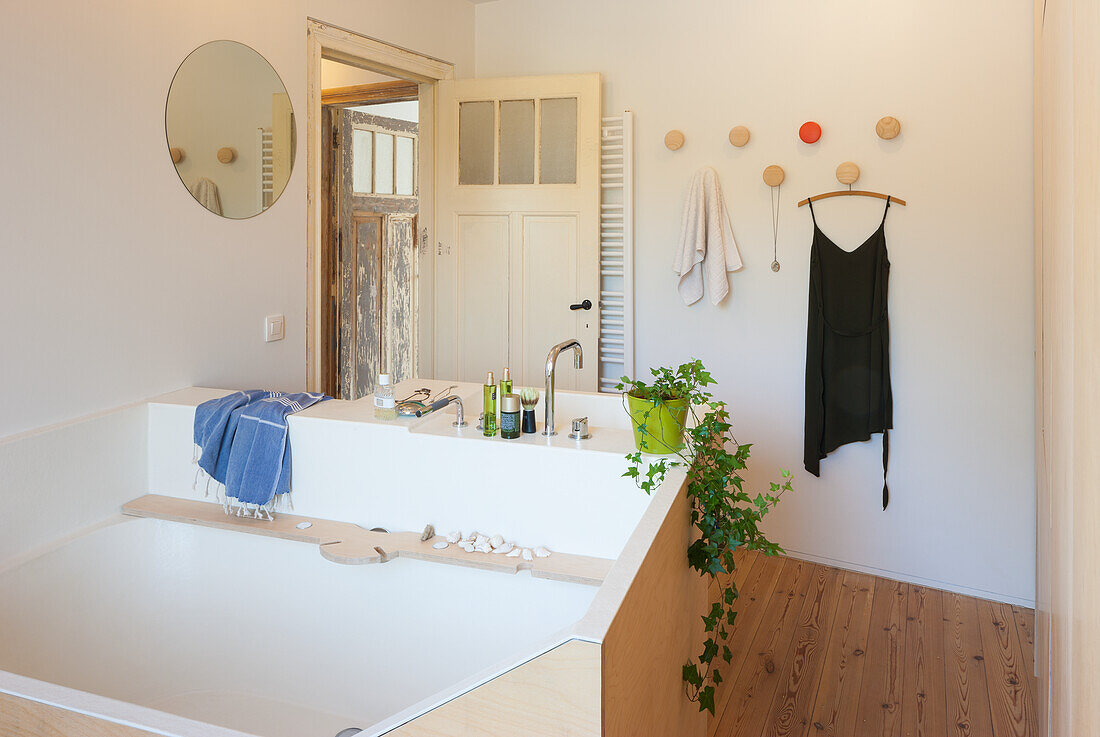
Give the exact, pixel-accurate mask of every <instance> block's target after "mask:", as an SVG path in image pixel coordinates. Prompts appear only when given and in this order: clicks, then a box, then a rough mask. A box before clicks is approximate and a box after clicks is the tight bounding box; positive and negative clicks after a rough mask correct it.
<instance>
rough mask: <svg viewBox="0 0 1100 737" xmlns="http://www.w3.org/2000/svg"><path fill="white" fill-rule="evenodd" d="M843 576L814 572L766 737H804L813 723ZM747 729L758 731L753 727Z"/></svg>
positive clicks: (823, 569) (823, 570)
mask: <svg viewBox="0 0 1100 737" xmlns="http://www.w3.org/2000/svg"><path fill="white" fill-rule="evenodd" d="M842 575H843V574H841V573H840V572H839V571H837V570H836V569H835V568H828V567H825V566H817V567H816V568H815V569H814V576H813V579H811V581H810V589H809V591H808V592H807V595H806V599H805V603H804V604H803V605H802V612H801V614H800V615H799V621H798V629H797V630H796V631H795V635H794V642H793V643H792V648H791V650H790V651H789V653H788V655H787V658H786V663H784V665H783V668H782V670H781V671H780V672H779V678H778V689H777V691H776V694H775V698H774V699H773V700H772V706H771V714H770V716H769V717H768V720H767V721H766V722H765V724H764V731H763V732H762V734H764V735H766V736H767V737H790V736H791V735H795V734H802V732H803V731H804V730H805V727H806V725H807V724H809V722H810V716H811V713H812V711H813V707H814V698H815V697H816V696H817V692H816V691H817V689H816V686H817V684H818V682H819V678H820V674H821V668H822V665H823V663H824V660H825V657H824V655H825V647H826V645H827V643H828V641H829V635H830V632H831V629H832V625H833V617H834V616H835V614H836V609H837V599H838V597H839V595H840V580H841V577H842ZM746 728H747V729H755V728H754V727H752V726H751V725H746Z"/></svg>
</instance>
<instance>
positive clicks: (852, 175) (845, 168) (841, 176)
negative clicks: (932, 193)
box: [798, 161, 905, 207]
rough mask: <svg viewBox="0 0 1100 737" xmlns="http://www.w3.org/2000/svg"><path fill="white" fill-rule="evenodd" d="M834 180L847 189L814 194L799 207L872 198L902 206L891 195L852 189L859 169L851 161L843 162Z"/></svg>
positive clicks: (837, 169)
mask: <svg viewBox="0 0 1100 737" xmlns="http://www.w3.org/2000/svg"><path fill="white" fill-rule="evenodd" d="M836 179H837V181H838V182H840V183H841V184H847V185H848V189H838V190H837V191H835V192H823V193H822V194H815V195H812V196H810V197H807V198H806V199H804V200H802V201H801V202H799V203H798V206H799V207H802V206H803V205H805V204H806V203H808V202H817V201H818V200H827V199H829V198H830V197H874V198H875V199H879V200H890V202H893V203H895V204H898V205H904V204H905V200H902V199H899V198H897V197H893V196H892V195H887V194H882V193H881V192H868V191H867V190H865V189H852V188H851V187H852V185H853V184H854V183H855V182H856V180H857V179H859V167H858V166H856V165H855V164H854V163H852V162H851V161H845V162H843V163H842V164H841V165H840V166H838V167H837V168H836Z"/></svg>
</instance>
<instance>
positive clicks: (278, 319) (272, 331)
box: [264, 315, 286, 343]
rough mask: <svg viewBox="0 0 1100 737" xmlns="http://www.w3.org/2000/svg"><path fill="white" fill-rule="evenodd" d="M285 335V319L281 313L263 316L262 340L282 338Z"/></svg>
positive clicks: (269, 340)
mask: <svg viewBox="0 0 1100 737" xmlns="http://www.w3.org/2000/svg"><path fill="white" fill-rule="evenodd" d="M285 337H286V321H285V318H284V317H283V316H282V315H268V316H267V317H266V318H264V340H265V341H267V342H268V343H270V342H271V341H273V340H282V339H283V338H285Z"/></svg>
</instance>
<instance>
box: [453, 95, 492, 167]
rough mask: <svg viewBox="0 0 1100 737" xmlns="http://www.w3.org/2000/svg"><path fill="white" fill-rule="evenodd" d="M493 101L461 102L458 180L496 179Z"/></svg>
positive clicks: (459, 108)
mask: <svg viewBox="0 0 1100 737" xmlns="http://www.w3.org/2000/svg"><path fill="white" fill-rule="evenodd" d="M493 107H494V106H493V103H492V102H460V103H459V104H458V183H459V184H492V183H493V117H494V110H493Z"/></svg>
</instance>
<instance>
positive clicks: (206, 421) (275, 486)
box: [194, 389, 331, 515]
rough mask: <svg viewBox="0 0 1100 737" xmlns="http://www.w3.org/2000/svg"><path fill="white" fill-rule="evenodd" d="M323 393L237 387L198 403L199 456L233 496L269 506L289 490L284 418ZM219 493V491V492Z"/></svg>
mask: <svg viewBox="0 0 1100 737" xmlns="http://www.w3.org/2000/svg"><path fill="white" fill-rule="evenodd" d="M326 399H331V397H327V396H325V395H324V394H312V393H298V394H284V393H282V392H270V391H264V390H260V389H252V390H249V391H241V392H234V393H233V394H229V395H227V396H225V397H221V398H219V399H212V400H210V401H209V402H203V403H202V404H200V405H199V406H198V407H196V408H195V428H194V440H195V461H196V463H197V464H198V466H199V470H198V471H197V472H196V483H197V479H198V475H199V474H203V473H204V474H205V475H206V478H207V493H209V484H210V481H211V480H213V481H214V482H215V484H216V487H215V488H217V489H218V490H219V492H223V493H224V503H225V505H226V511H228V506H229V499H230V498H232V499H236V500H237V501H238V503H239V508H238V514H239V513H240V512H241V509H243V508H244V505H245V504H252V505H255V506H256V513H257V515H258V514H259V511H260V507H265V508H267V509H266V511H268V512H269V513H270V511H271V509H270V507H271V506H273V505H272V502H273V501H274V500H275V497H276V496H278V495H281V494H285V493H288V492H289V491H290V479H291V472H290V467H291V464H290V456H291V454H290V435H289V431H288V427H287V420H286V418H287V417H288V416H289V415H291V414H293V413H294V412H298V411H299V410H303V409H305V408H306V407H310V406H312V405H314V404H316V403H317V402H321V401H324V400H326ZM220 495H221V493H219V496H220Z"/></svg>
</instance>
